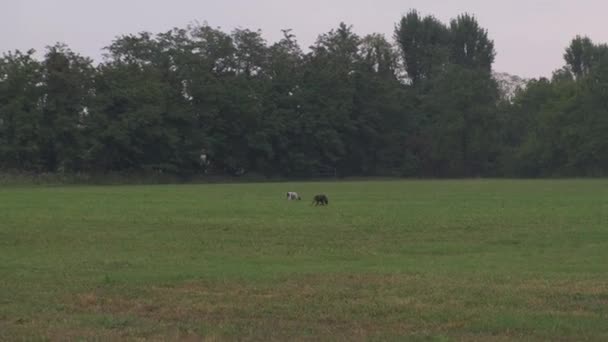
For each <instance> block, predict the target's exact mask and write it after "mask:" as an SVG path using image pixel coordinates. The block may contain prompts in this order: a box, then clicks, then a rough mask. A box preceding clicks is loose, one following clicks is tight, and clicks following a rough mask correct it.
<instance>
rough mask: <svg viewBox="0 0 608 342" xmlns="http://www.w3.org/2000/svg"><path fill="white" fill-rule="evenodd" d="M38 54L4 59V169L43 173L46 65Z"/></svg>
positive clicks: (0, 78)
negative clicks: (42, 131) (43, 87)
mask: <svg viewBox="0 0 608 342" xmlns="http://www.w3.org/2000/svg"><path fill="white" fill-rule="evenodd" d="M34 53H35V51H34V50H29V51H27V52H25V53H23V52H20V51H15V52H9V53H7V54H4V55H3V56H2V57H1V58H0V169H14V170H23V171H41V168H42V165H41V159H40V148H41V147H42V146H41V144H40V140H39V136H40V130H41V128H42V108H41V106H40V104H41V99H42V95H43V90H42V87H41V84H42V65H41V63H40V62H38V61H37V60H36V59H35V58H34Z"/></svg>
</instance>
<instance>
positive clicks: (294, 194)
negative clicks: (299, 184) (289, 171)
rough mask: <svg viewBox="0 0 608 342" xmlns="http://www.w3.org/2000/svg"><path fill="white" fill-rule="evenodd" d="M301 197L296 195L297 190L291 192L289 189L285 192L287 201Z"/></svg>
mask: <svg viewBox="0 0 608 342" xmlns="http://www.w3.org/2000/svg"><path fill="white" fill-rule="evenodd" d="M301 199H302V198H301V197H300V195H298V193H297V192H293V191H290V192H288V193H287V200H288V201H294V200H301Z"/></svg>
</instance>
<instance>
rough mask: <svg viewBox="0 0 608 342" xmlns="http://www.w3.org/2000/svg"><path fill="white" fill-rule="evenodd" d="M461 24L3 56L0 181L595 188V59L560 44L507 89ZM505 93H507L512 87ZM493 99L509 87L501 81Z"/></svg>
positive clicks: (601, 65)
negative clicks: (550, 71)
mask: <svg viewBox="0 0 608 342" xmlns="http://www.w3.org/2000/svg"><path fill="white" fill-rule="evenodd" d="M495 54H496V53H495V50H494V42H493V41H492V40H491V39H490V38H489V34H488V32H487V31H486V30H485V29H484V28H482V27H480V25H479V24H478V22H477V20H476V19H475V17H473V16H471V15H469V14H462V15H459V16H457V17H456V18H454V19H453V20H451V21H450V22H449V23H447V24H445V23H442V22H441V21H439V20H438V19H436V18H435V17H433V16H423V15H421V14H419V13H418V12H416V11H410V12H409V13H407V14H406V15H404V16H403V17H402V18H401V19H400V20H399V21H398V22H397V24H396V26H395V33H394V42H391V41H389V40H387V39H386V37H384V36H383V35H380V34H369V35H366V36H359V35H357V34H356V33H355V32H354V31H353V29H352V27H350V26H348V25H346V24H344V23H341V24H340V25H338V27H336V28H335V29H333V30H330V31H329V32H327V33H323V34H321V35H320V36H319V37H318V39H317V41H316V42H315V43H314V44H313V45H312V46H311V47H310V48H309V49H306V51H304V50H303V49H302V48H301V47H300V46H299V44H298V42H297V40H296V37H295V36H294V35H293V34H292V32H291V30H284V31H283V38H282V39H281V40H279V41H277V42H275V43H273V44H269V43H268V42H266V41H265V40H264V38H263V36H262V34H261V32H259V31H252V30H248V29H236V30H234V31H232V32H224V31H222V30H220V29H218V28H213V27H210V26H208V25H194V26H188V27H186V28H183V29H179V28H176V29H173V30H170V31H168V32H164V33H160V34H151V33H147V32H143V33H139V34H133V35H125V36H120V37H117V38H116V39H115V40H114V41H113V42H112V43H111V44H110V45H109V46H108V47H107V48H106V55H105V58H104V60H103V62H101V63H100V64H98V65H95V64H94V62H93V61H92V60H91V59H89V58H86V57H83V56H81V55H79V54H77V53H75V52H73V51H72V50H70V49H69V48H68V47H67V46H65V45H62V44H57V45H54V46H50V47H48V48H47V50H46V53H45V54H44V56H43V57H42V58H40V59H38V58H36V54H35V52H34V51H28V52H20V51H15V52H8V53H5V54H4V55H3V56H2V57H1V58H0V170H4V171H26V172H67V173H73V172H84V173H107V172H119V173H120V172H163V173H171V174H175V175H186V176H187V175H197V174H216V175H218V174H219V175H241V174H243V173H253V174H260V175H266V176H282V177H310V176H320V175H336V176H357V175H360V176H374V175H380V176H381V175H401V176H422V177H477V176H521V177H541V176H597V175H606V174H607V173H608V138H606V137H608V134H607V133H608V115H606V114H607V113H608V47H607V45H605V44H595V43H594V42H592V41H591V39H589V38H587V37H580V36H577V37H575V38H574V39H573V40H572V42H571V44H570V45H569V46H568V47H566V49H565V53H564V61H565V64H564V67H563V68H561V69H559V70H556V71H555V73H554V75H553V77H552V78H551V79H546V78H540V79H534V80H530V81H528V82H526V84H524V85H523V86H519V87H510V88H509V84H505V82H506V81H505V78H501V79H499V78H497V76H496V74H494V73H493V72H492V64H493V62H494V57H495ZM510 79H517V78H510ZM507 83H508V82H507Z"/></svg>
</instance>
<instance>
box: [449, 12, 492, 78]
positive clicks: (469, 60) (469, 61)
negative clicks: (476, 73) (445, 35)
mask: <svg viewBox="0 0 608 342" xmlns="http://www.w3.org/2000/svg"><path fill="white" fill-rule="evenodd" d="M495 56H496V52H495V51H494V42H493V41H492V40H490V39H489V38H488V32H487V30H486V29H483V28H481V27H480V26H479V23H478V22H477V19H475V17H473V16H471V15H470V14H467V13H465V14H461V15H459V16H458V17H457V18H456V19H452V21H451V22H450V61H451V63H454V64H458V65H461V66H464V67H467V68H474V69H480V70H484V71H486V72H490V71H491V70H492V63H494V57H495Z"/></svg>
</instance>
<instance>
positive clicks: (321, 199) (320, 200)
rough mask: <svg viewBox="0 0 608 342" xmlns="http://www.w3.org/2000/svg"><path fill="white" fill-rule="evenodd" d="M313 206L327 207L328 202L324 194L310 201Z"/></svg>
mask: <svg viewBox="0 0 608 342" xmlns="http://www.w3.org/2000/svg"><path fill="white" fill-rule="evenodd" d="M311 204H314V205H315V206H317V205H319V204H320V205H328V204H329V200H328V199H327V196H326V195H325V194H319V195H315V197H314V198H313V199H312V203H311Z"/></svg>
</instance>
